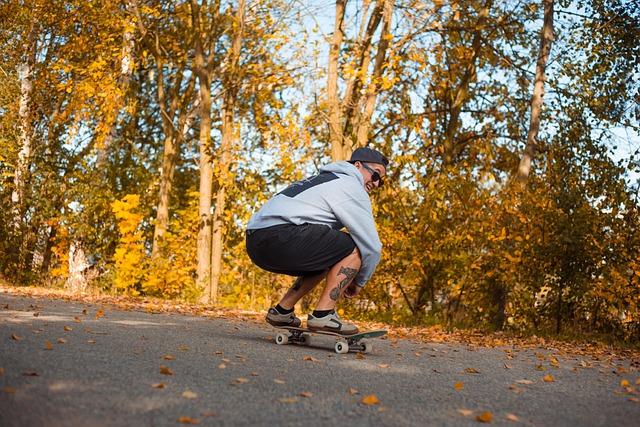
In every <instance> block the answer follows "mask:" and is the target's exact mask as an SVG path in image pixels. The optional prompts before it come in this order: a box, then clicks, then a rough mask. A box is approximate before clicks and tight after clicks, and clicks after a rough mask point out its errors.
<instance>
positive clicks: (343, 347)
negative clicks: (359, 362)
mask: <svg viewBox="0 0 640 427" xmlns="http://www.w3.org/2000/svg"><path fill="white" fill-rule="evenodd" d="M335 349H336V353H339V354H345V353H348V352H349V344H347V343H346V342H344V341H338V342H337V343H336V346H335Z"/></svg>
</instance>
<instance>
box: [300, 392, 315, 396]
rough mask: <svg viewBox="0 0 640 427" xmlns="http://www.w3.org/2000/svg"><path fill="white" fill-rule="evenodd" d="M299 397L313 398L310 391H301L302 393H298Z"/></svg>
mask: <svg viewBox="0 0 640 427" xmlns="http://www.w3.org/2000/svg"><path fill="white" fill-rule="evenodd" d="M300 396H302V397H311V396H313V393H311V392H310V391H303V392H302V393H300Z"/></svg>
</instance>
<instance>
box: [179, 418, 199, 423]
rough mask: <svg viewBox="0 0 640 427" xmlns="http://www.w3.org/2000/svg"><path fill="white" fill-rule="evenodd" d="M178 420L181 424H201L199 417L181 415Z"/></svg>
mask: <svg viewBox="0 0 640 427" xmlns="http://www.w3.org/2000/svg"><path fill="white" fill-rule="evenodd" d="M178 422H179V423H181V424H200V420H199V419H197V418H191V417H180V418H178Z"/></svg>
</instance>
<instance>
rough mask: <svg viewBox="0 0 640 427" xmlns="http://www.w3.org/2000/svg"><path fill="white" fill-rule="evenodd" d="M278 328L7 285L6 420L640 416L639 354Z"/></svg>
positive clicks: (0, 318) (129, 422)
mask: <svg viewBox="0 0 640 427" xmlns="http://www.w3.org/2000/svg"><path fill="white" fill-rule="evenodd" d="M273 335H274V330H273V329H272V328H271V327H269V326H268V325H266V324H265V325H262V324H257V323H256V322H252V321H241V320H235V319H220V318H218V319H212V318H205V317H197V316H187V315H180V314H151V313H147V312H142V311H123V310H119V309H116V308H115V307H114V306H101V305H91V304H83V303H78V302H68V301H64V300H49V299H44V298H34V297H23V296H14V295H9V294H6V293H0V426H4V427H9V426H30V427H31V426H47V427H49V426H83V427H87V426H178V425H185V424H184V423H185V422H191V423H199V425H258V426H267V425H268V426H281V425H285V426H291V425H295V426H305V427H312V426H332V425H353V426H416V425H421V426H422V425H435V426H448V425H451V426H464V425H478V424H479V423H480V421H478V420H477V418H476V417H477V416H479V415H481V414H483V413H484V412H490V414H491V417H492V420H491V423H492V424H495V425H527V426H532V425H534V426H605V425H606V426H637V425H638V422H639V421H638V420H640V403H639V402H638V398H639V397H640V394H639V393H638V392H637V391H636V390H638V389H640V385H636V381H638V379H639V378H640V372H638V367H637V361H630V360H613V361H611V360H602V358H601V360H594V359H592V358H589V357H585V356H575V357H569V356H566V355H563V356H560V355H557V354H556V353H555V352H554V351H553V350H552V349H541V348H540V349H517V348H512V347H504V348H472V347H469V346H467V345H464V344H450V343H446V344H443V343H429V342H417V341H411V340H405V339H395V338H387V339H375V340H373V344H374V350H373V352H372V353H370V354H366V355H365V356H364V357H362V355H358V354H355V353H349V354H347V355H338V354H336V353H335V352H334V351H333V343H334V339H333V338H331V337H325V336H321V337H317V338H316V339H315V341H314V342H313V343H312V346H311V347H302V346H297V345H286V346H278V345H276V344H275V343H274V341H273ZM554 356H555V357H556V359H554V358H553V357H554ZM556 360H557V361H556ZM163 372H164V373H163ZM167 374H170V375H167ZM547 375H551V376H552V377H553V382H545V381H544V380H543V378H544V377H545V376H547ZM547 379H549V377H547ZM623 380H627V381H628V382H629V386H628V387H626V388H625V387H623V386H621V381H623ZM639 383H640V381H639ZM456 384H457V387H456ZM371 395H373V396H375V398H372V397H369V398H367V399H365V398H366V397H367V396H371ZM363 400H365V401H367V402H369V403H375V404H369V405H367V404H365V403H363ZM376 402H377V403H376ZM509 418H511V419H509Z"/></svg>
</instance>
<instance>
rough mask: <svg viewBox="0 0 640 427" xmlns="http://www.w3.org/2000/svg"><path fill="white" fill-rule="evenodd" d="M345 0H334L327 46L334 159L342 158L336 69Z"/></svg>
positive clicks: (342, 34) (328, 90) (330, 132)
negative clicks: (333, 22) (329, 43)
mask: <svg viewBox="0 0 640 427" xmlns="http://www.w3.org/2000/svg"><path fill="white" fill-rule="evenodd" d="M346 4H347V0H336V19H335V26H334V31H333V37H332V39H331V47H330V48H329V64H328V70H327V71H328V73H327V107H328V109H329V141H330V142H331V158H332V159H333V160H334V161H338V160H344V152H343V144H344V142H343V139H344V137H343V135H342V111H341V106H340V102H339V100H338V70H339V59H340V48H341V45H342V39H343V38H344V29H343V27H344V15H345V7H346Z"/></svg>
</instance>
